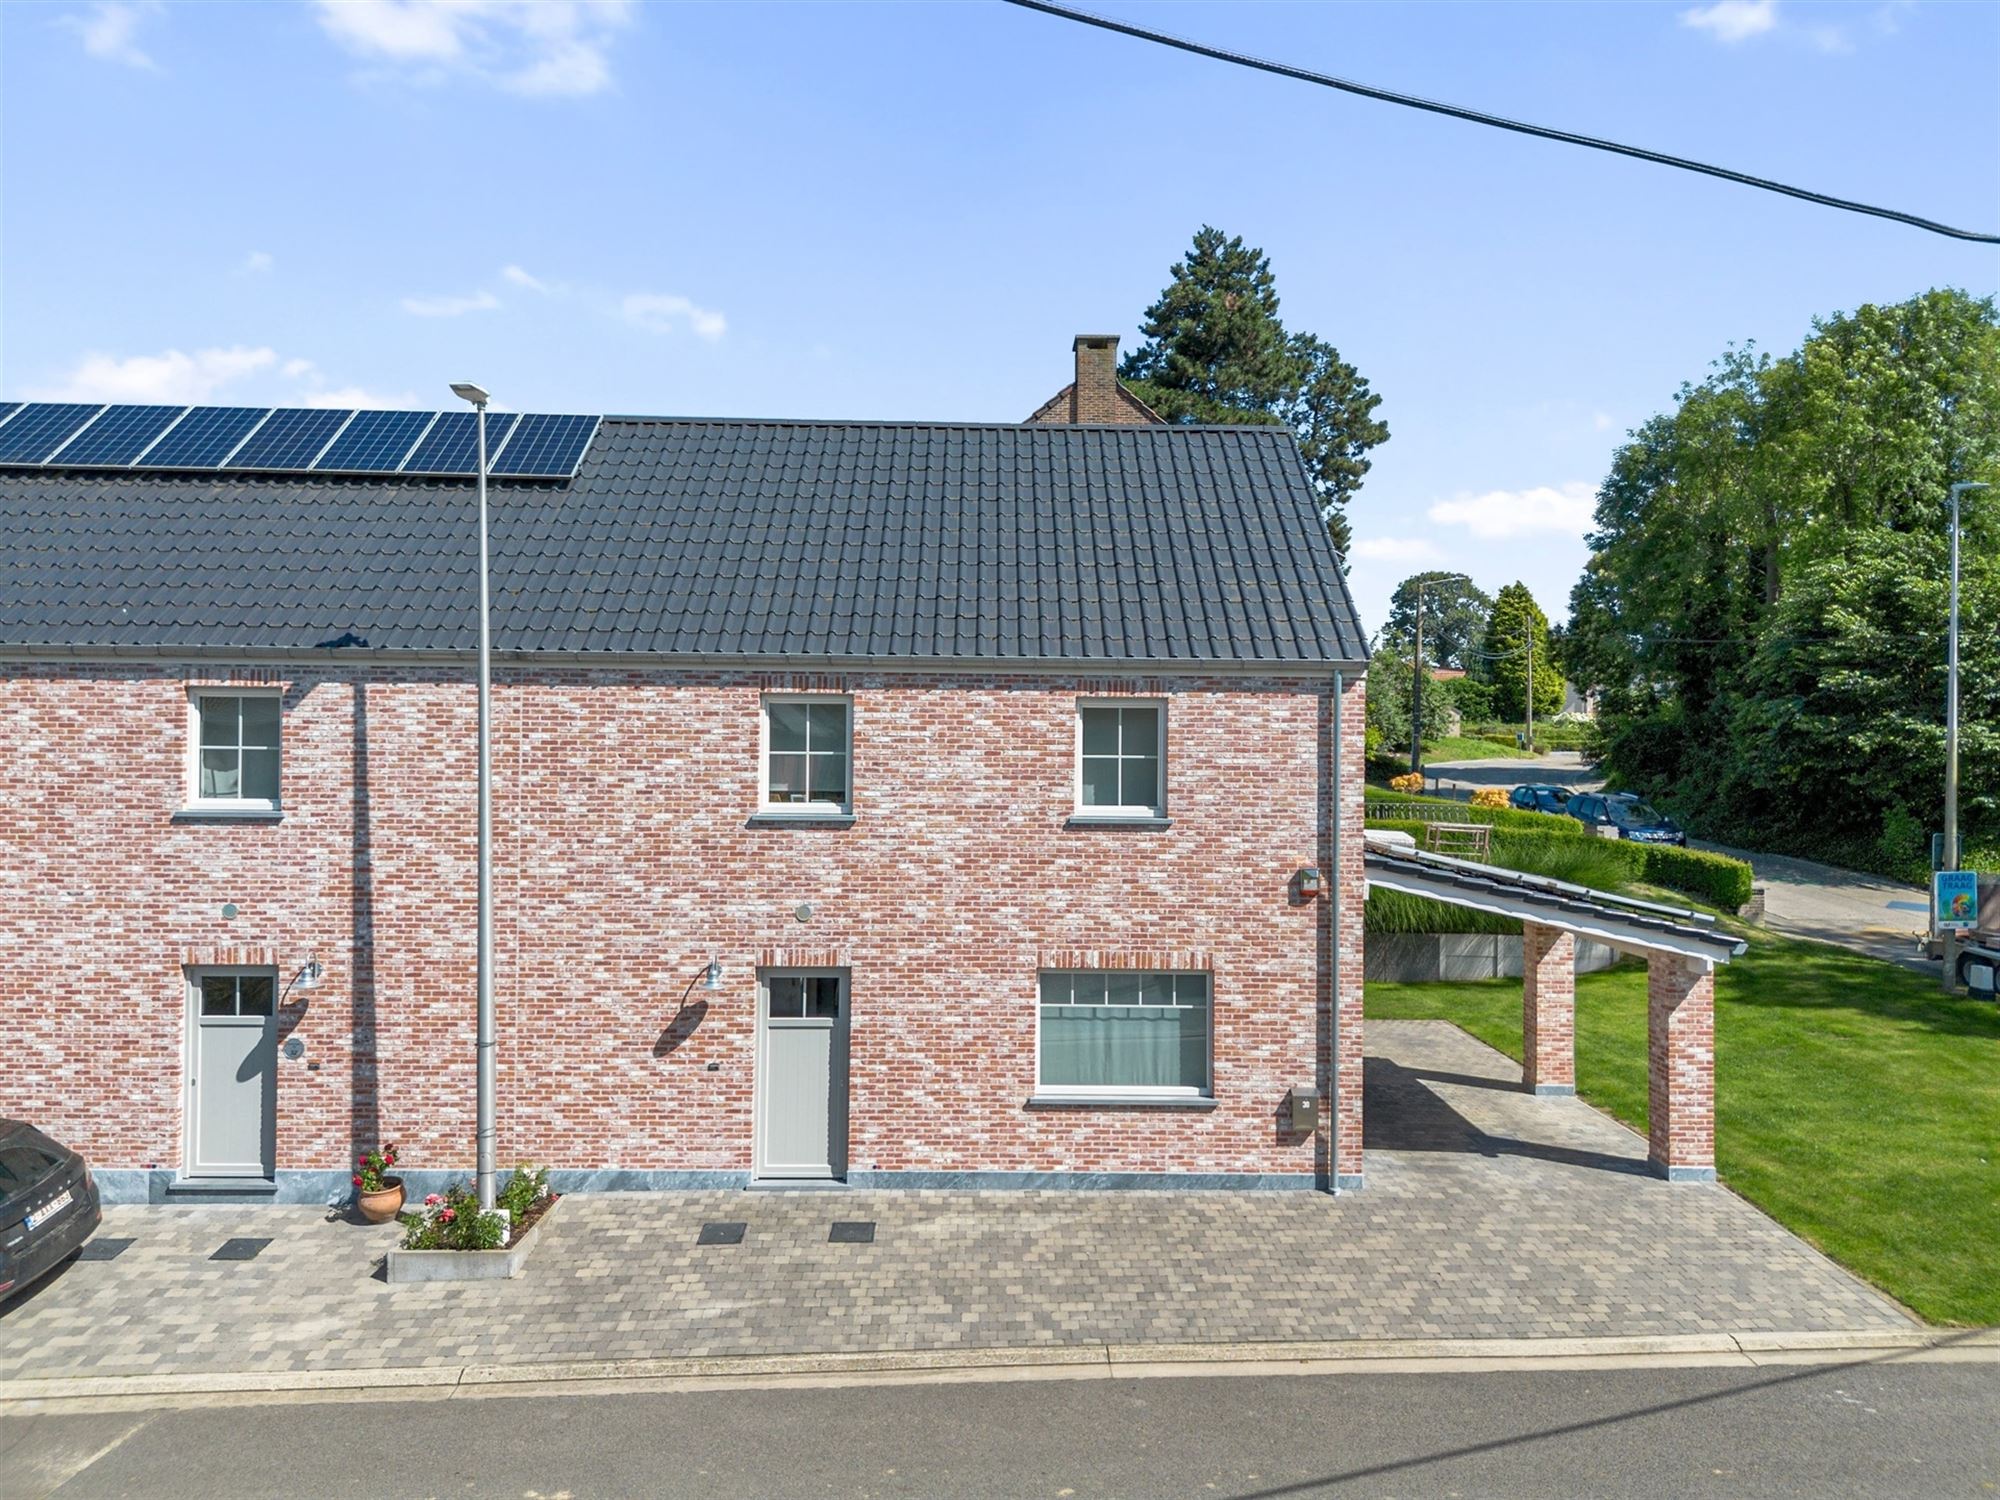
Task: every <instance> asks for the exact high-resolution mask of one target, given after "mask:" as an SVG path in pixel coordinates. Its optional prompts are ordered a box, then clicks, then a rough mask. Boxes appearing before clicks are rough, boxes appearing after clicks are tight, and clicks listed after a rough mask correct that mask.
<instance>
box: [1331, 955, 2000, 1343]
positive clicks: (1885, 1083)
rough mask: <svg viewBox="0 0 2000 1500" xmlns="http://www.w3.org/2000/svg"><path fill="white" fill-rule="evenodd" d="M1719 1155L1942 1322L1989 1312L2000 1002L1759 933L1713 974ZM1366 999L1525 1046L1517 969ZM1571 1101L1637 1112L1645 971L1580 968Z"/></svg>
mask: <svg viewBox="0 0 2000 1500" xmlns="http://www.w3.org/2000/svg"><path fill="white" fill-rule="evenodd" d="M1716 978H1717V983H1716V994H1715V1012H1716V1014H1715V1024H1716V1157H1717V1161H1716V1166H1717V1170H1718V1171H1719V1173H1720V1174H1721V1176H1722V1177H1723V1179H1724V1180H1725V1181H1726V1182H1728V1184H1729V1185H1730V1186H1731V1187H1733V1188H1734V1189H1736V1191H1738V1192H1740V1193H1742V1194H1743V1195H1744V1196H1745V1197H1746V1198H1748V1199H1750V1200H1751V1201H1752V1202H1753V1203H1756V1204H1757V1205H1758V1206H1759V1207H1761V1208H1762V1209H1764V1211H1765V1212H1766V1213H1769V1214H1770V1215H1772V1216H1773V1217H1774V1218H1776V1219H1778V1220H1779V1221H1780V1222H1781V1223H1783V1224H1785V1225H1786V1226H1787V1227H1788V1228H1790V1229H1792V1230H1794V1231H1796V1232H1797V1233H1799V1234H1801V1235H1803V1236H1805V1237H1806V1238H1807V1239H1808V1240H1810V1241H1812V1242H1813V1243H1814V1244H1815V1245H1817V1246H1819V1247H1820V1248H1821V1249H1822V1250H1824V1251H1826V1252H1827V1254H1829V1255H1831V1256H1833V1257H1834V1259H1836V1260H1838V1261H1840V1262H1841V1263H1842V1264H1843V1265H1845V1266H1847V1267H1849V1268H1850V1269H1851V1270H1854V1271H1856V1272H1858V1273H1860V1274H1861V1275H1862V1276H1865V1277H1867V1278H1868V1279H1869V1280H1870V1281H1873V1282H1874V1283H1875V1284H1876V1285H1878V1286H1880V1287H1882V1288H1883V1289H1884V1290H1885V1291H1887V1292H1888V1293H1890V1295H1892V1296H1894V1297H1896V1298H1897V1299H1899V1300H1900V1301H1902V1302H1903V1303H1904V1304H1906V1305H1907V1306H1909V1307H1911V1308H1913V1309H1914V1310H1916V1311H1917V1312H1918V1313H1920V1314H1922V1315H1923V1316H1924V1317H1926V1318H1928V1319H1930V1320H1932V1321H1933V1322H1939V1323H1972V1324H1990V1323H2000V1008H1996V1007H1995V1005H1994V1004H1993V1003H1992V1002H1990V1001H1978V1000H1970V999H1963V998H1951V997H1947V996H1946V995H1944V994H1943V993H1941V992H1940V991H1939V989H1938V987H1937V983H1936V981H1934V980H1931V979H1927V978H1925V977H1924V976H1923V975H1921V974H1917V973H1913V972H1911V971H1909V970H1905V969H1901V968H1898V967H1896V966H1895V965H1893V964H1888V963H1883V962H1881V961H1880V960H1878V959H1871V958H1864V957H1862V956H1860V955H1859V954H1852V953H1847V952H1845V951H1843V950H1841V949H1838V948H1830V947H1827V946H1826V945H1824V944H1821V943H1811V942H1805V941H1801V940H1795V939H1789V938H1779V937H1774V936H1771V935H1769V934H1763V933H1758V934H1754V935H1752V936H1751V939H1750V948H1749V950H1748V951H1747V952H1745V953H1744V954H1743V956H1742V957H1740V958H1738V959H1737V960H1736V961H1735V962H1734V963H1732V964H1729V965H1727V966H1725V967H1723V968H1721V969H1719V970H1718V971H1717V976H1716ZM1367 1014H1369V1015H1370V1016H1378V1017H1399V1018H1401V1017H1433V1016H1434V1017H1440V1018H1442V1019H1445V1020H1450V1021H1456V1022H1457V1023H1458V1024H1459V1025H1461V1026H1463V1027H1464V1028H1465V1029H1466V1030H1467V1031H1470V1032H1471V1033H1472V1034H1473V1035H1474V1036H1476V1037H1478V1038H1479V1039H1480V1040H1482V1041H1484V1042H1487V1043H1489V1044H1490V1045H1492V1046H1495V1047H1498V1048H1499V1049H1500V1050H1501V1051H1503V1052H1505V1053H1507V1054H1508V1055H1509V1056H1510V1057H1514V1058H1519V1057H1520V1055H1521V985H1520V981H1518V980H1496V981H1492V982H1488V983H1479V984H1370V985H1369V986H1368V989H1367ZM1576 1069H1577V1084H1578V1089H1579V1091H1580V1092H1581V1093H1582V1095H1583V1097H1584V1098H1586V1099H1588V1100H1590V1101H1591V1102H1592V1103H1594V1104H1596V1105H1598V1106H1599V1107H1601V1108H1603V1109H1606V1110H1609V1111H1610V1112H1611V1113H1612V1114H1614V1115H1616V1116H1617V1117H1618V1118H1619V1119H1621V1120H1624V1121H1625V1122H1626V1123H1628V1124H1630V1125H1633V1126H1635V1127H1637V1128H1638V1129H1639V1130H1640V1131H1642V1132H1643V1131H1644V1130H1645V1128H1646V974H1645V970H1644V969H1643V968H1641V967H1638V966H1636V965H1626V966H1621V967H1619V968H1617V969H1613V970H1611V971H1609V972H1606V973H1603V974H1586V975H1583V976H1581V977H1579V979H1578V980H1577V1028H1576Z"/></svg>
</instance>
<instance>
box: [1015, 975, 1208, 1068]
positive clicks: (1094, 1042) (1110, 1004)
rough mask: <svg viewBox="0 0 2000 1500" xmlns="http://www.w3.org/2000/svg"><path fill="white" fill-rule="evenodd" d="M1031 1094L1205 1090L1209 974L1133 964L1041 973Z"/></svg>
mask: <svg viewBox="0 0 2000 1500" xmlns="http://www.w3.org/2000/svg"><path fill="white" fill-rule="evenodd" d="M1039 1038H1040V1043H1039V1048H1038V1050H1039V1054H1040V1055H1039V1059H1038V1072H1037V1075H1036V1088H1037V1091H1038V1092H1042V1093H1049V1094H1062V1093H1082V1094H1112V1095H1119V1094H1131V1095H1135V1096H1142V1095H1147V1094H1160V1095H1177V1096H1201V1095H1205V1094H1207V1092H1208V1065H1209V983H1208V975H1206V974H1200V973H1194V974H1167V973H1154V972H1150V971H1142V970H1132V969H1077V970H1051V971H1048V972H1045V973H1044V974H1043V975H1042V976H1041V1015H1040V1027H1039Z"/></svg>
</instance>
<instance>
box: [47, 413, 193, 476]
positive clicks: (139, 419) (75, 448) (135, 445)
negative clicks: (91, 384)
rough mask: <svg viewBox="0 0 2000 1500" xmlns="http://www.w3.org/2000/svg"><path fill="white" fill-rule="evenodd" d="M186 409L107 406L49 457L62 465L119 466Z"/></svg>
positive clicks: (146, 445)
mask: <svg viewBox="0 0 2000 1500" xmlns="http://www.w3.org/2000/svg"><path fill="white" fill-rule="evenodd" d="M186 410H187V408H186V407H185V406H107V407H106V408H105V409H104V415H103V416H101V417H99V418H98V419H97V420H96V421H95V422H92V423H91V424H90V425H89V426H88V427H86V428H84V429H83V430H82V431H81V432H79V433H78V434H77V435H76V436H75V437H74V438H72V439H70V441H68V442H67V443H65V444H63V446H62V447H61V448H60V449H58V450H57V451H56V452H55V453H53V454H51V455H50V458H51V459H52V460H53V461H54V462H55V463H57V464H60V465H61V466H62V467H64V468H87V467H104V468H118V469H122V468H124V467H125V466H126V465H127V464H129V463H131V462H132V460H133V459H135V458H137V457H138V456H139V455H140V454H141V453H144V452H145V451H146V449H147V448H148V447H149V446H150V445H151V444H152V441H153V439H154V438H156V437H158V436H159V435H160V434H161V433H163V432H165V431H166V430H167V429H168V428H169V427H171V426H173V425H174V421H175V419H176V418H178V417H179V416H180V414H181V413H182V412H184V411H186Z"/></svg>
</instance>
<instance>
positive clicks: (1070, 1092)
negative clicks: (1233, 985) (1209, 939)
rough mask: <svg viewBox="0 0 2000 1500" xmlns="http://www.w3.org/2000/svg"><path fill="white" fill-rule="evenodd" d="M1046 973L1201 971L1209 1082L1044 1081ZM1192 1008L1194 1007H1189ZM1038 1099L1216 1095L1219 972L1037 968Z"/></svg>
mask: <svg viewBox="0 0 2000 1500" xmlns="http://www.w3.org/2000/svg"><path fill="white" fill-rule="evenodd" d="M1045 974H1103V975H1107V976H1108V975H1111V974H1141V975H1144V974H1168V975H1172V976H1173V977H1174V978H1176V979H1178V978H1180V977H1181V976H1182V975H1184V974H1186V975H1196V974H1199V975H1200V976H1201V978H1202V980H1203V981H1204V983H1205V984H1206V985H1207V987H1208V1002H1207V1010H1208V1058H1207V1061H1206V1063H1205V1064H1204V1065H1203V1069H1202V1071H1203V1074H1204V1075H1205V1077H1206V1079H1207V1081H1206V1082H1205V1083H1204V1084H1203V1085H1202V1087H1200V1088H1189V1087H1187V1086H1186V1085H1180V1086H1177V1087H1165V1088H1163V1087H1156V1086H1153V1085H1138V1084H1116V1083H1112V1084H1090V1083H1043V1082H1042V976H1043V975H1045ZM1188 1008H1189V1009H1192V1008H1193V1007H1191V1006H1190V1007H1188ZM1033 1097H1034V1098H1037V1099H1050V1100H1062V1099H1083V1100H1089V1099H1109V1100H1126V1099H1131V1100H1149V1099H1151V1100H1174V1101H1177V1102H1181V1101H1187V1100H1192V1099H1203V1100H1212V1099H1214V1097H1215V975H1214V974H1213V973H1211V972H1210V971H1209V970H1207V969H1089V968H1084V969H1077V968H1066V969H1055V968H1050V969H1037V970H1035V1088H1034V1095H1033Z"/></svg>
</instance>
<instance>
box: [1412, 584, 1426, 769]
mask: <svg viewBox="0 0 2000 1500" xmlns="http://www.w3.org/2000/svg"><path fill="white" fill-rule="evenodd" d="M1423 768H1424V586H1423V584H1421V583H1419V584H1418V585H1417V648H1416V650H1414V651H1412V652H1411V653H1410V769H1411V770H1412V771H1421V770H1423Z"/></svg>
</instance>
